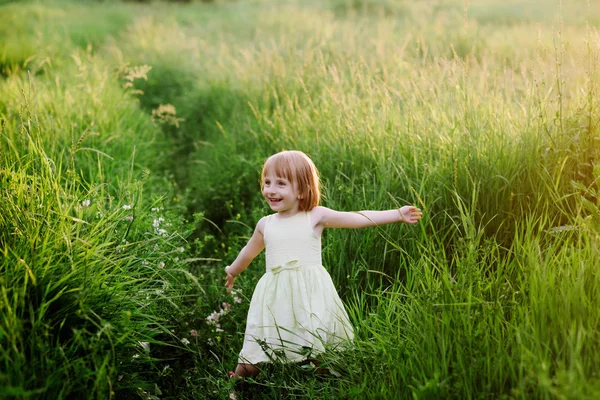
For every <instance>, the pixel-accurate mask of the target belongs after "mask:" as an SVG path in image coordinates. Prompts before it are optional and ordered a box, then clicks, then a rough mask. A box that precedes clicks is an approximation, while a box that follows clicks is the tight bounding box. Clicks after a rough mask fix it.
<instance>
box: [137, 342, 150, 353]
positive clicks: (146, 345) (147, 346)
mask: <svg viewBox="0 0 600 400" xmlns="http://www.w3.org/2000/svg"><path fill="white" fill-rule="evenodd" d="M138 343H139V344H140V346H142V348H143V349H144V351H145V352H146V353H149V352H150V343H149V342H138Z"/></svg>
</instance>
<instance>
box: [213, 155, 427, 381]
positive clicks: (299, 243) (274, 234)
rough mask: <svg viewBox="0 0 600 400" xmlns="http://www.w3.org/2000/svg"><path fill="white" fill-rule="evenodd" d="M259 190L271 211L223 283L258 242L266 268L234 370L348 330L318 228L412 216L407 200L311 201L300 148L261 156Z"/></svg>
mask: <svg viewBox="0 0 600 400" xmlns="http://www.w3.org/2000/svg"><path fill="white" fill-rule="evenodd" d="M261 188H262V194H263V196H264V197H265V199H266V200H267V203H268V204H269V206H270V207H271V209H272V210H273V211H275V213H274V214H271V215H268V216H266V217H263V218H261V220H260V221H258V224H257V225H256V229H255V230H254V234H253V235H252V237H251V238H250V240H249V241H248V243H247V244H246V246H245V247H244V248H243V249H242V250H241V251H240V254H239V255H238V256H237V258H236V259H235V261H234V262H233V264H231V265H229V266H227V267H226V268H225V272H226V274H227V277H226V281H227V283H226V284H225V286H227V287H228V290H229V291H231V289H232V288H233V283H234V281H235V278H236V277H237V276H238V275H239V274H240V272H242V271H243V270H245V269H246V268H247V267H248V265H249V264H250V262H251V261H252V260H253V259H254V258H255V257H256V256H257V255H258V254H259V253H260V252H261V251H262V250H263V249H265V248H266V263H267V271H266V273H265V274H264V275H263V276H262V278H261V279H260V280H259V281H258V284H257V285H256V289H255V290H254V294H253V296H252V300H251V302H250V309H249V311H248V320H247V325H246V333H245V335H244V344H243V347H242V351H241V352H240V355H239V358H238V365H237V368H236V370H235V376H239V377H247V376H249V375H253V376H255V375H257V374H258V372H259V371H258V369H257V367H256V365H257V364H258V363H261V362H268V361H270V360H272V359H273V358H277V357H283V358H284V359H285V360H289V361H302V360H305V359H307V358H310V357H312V356H314V355H315V354H318V353H320V352H322V351H323V350H324V344H328V345H343V344H344V343H348V342H350V341H351V340H352V339H353V337H354V333H353V330H352V326H351V325H350V322H349V320H348V314H347V313H346V310H345V309H344V306H343V305H342V302H341V300H340V297H339V296H338V294H337V292H336V290H335V287H334V286H333V282H332V281H331V277H330V276H329V273H328V272H327V270H325V268H324V267H323V266H322V265H321V234H322V232H323V230H324V229H325V228H363V227H368V226H376V225H383V224H391V223H395V222H404V223H407V224H415V223H416V222H417V221H419V219H420V218H421V216H422V213H421V210H419V209H418V208H416V207H412V206H404V207H401V208H399V209H393V210H386V211H360V212H339V211H334V210H331V209H329V208H326V207H321V206H319V198H320V191H319V176H318V172H317V168H316V167H315V165H314V164H313V162H312V161H311V159H310V158H308V157H307V156H306V154H304V153H302V152H300V151H283V152H281V153H277V154H275V155H273V156H271V157H269V158H268V159H267V161H266V162H265V164H264V166H263V170H262V180H261Z"/></svg>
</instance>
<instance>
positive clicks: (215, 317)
mask: <svg viewBox="0 0 600 400" xmlns="http://www.w3.org/2000/svg"><path fill="white" fill-rule="evenodd" d="M220 317H221V314H220V313H218V312H216V311H213V312H212V314H210V315H209V316H208V317H206V322H207V323H208V324H209V325H216V324H217V322H218V321H219V318H220Z"/></svg>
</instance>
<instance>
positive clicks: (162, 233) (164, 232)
mask: <svg viewBox="0 0 600 400" xmlns="http://www.w3.org/2000/svg"><path fill="white" fill-rule="evenodd" d="M156 233H158V234H159V235H166V234H167V231H165V230H164V229H159V230H158V231H156Z"/></svg>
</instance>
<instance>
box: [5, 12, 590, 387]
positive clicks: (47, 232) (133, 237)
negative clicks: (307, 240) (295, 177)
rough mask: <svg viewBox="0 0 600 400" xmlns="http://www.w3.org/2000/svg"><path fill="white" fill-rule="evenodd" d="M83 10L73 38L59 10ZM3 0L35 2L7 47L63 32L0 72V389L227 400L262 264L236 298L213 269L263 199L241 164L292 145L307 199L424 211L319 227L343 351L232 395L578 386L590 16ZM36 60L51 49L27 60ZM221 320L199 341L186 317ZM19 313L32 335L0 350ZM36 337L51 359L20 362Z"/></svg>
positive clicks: (70, 15)
mask: <svg viewBox="0 0 600 400" xmlns="http://www.w3.org/2000/svg"><path fill="white" fill-rule="evenodd" d="M57 4H58V5H57ZM10 7H13V8H10ZM87 7H91V8H89V10H91V11H96V12H98V13H99V14H97V16H96V18H94V26H97V27H98V30H97V31H96V33H94V32H92V35H93V37H88V36H86V35H87V33H86V34H85V35H84V34H82V31H80V30H79V29H78V28H77V26H78V25H77V23H75V21H76V20H77V18H78V16H80V15H81V13H82V12H84V14H85V10H87V9H88V8H87ZM8 8H10V10H11V11H12V10H19V11H18V12H19V13H23V15H29V13H37V14H39V15H40V18H38V19H36V20H32V21H33V22H31V23H30V24H29V25H25V26H26V28H23V29H26V30H27V31H28V32H30V33H29V34H28V35H25V36H23V37H29V38H32V37H34V36H35V35H36V34H37V33H36V32H45V30H50V31H53V32H54V31H55V30H56V29H55V28H52V27H55V26H56V24H58V23H62V24H65V23H66V26H65V28H64V30H62V31H61V32H62V33H61V34H60V37H61V38H62V39H65V38H69V39H68V40H65V41H63V42H61V43H58V42H57V40H58V39H56V37H55V36H52V35H49V36H46V35H42V36H41V37H42V38H44V39H43V40H44V43H45V46H47V48H54V46H62V47H61V49H62V50H61V51H59V52H53V53H44V51H41V52H40V51H37V50H36V51H33V50H32V51H21V52H20V53H19V54H16V53H11V54H13V55H11V56H10V57H6V58H5V59H6V60H9V59H10V60H12V61H10V63H12V64H10V63H9V61H3V63H4V65H9V64H10V68H5V76H6V78H5V79H4V81H3V82H2V83H1V84H0V93H2V96H1V99H2V100H0V111H1V112H2V115H3V121H4V122H3V125H2V126H3V131H2V138H3V141H2V143H3V145H2V146H3V147H2V153H1V154H2V160H3V163H4V164H3V169H4V170H5V171H6V172H4V173H3V190H4V193H5V194H6V196H5V197H4V199H5V200H3V203H2V210H3V211H4V210H5V209H6V210H7V212H6V213H5V212H3V213H2V220H1V221H2V224H3V225H2V226H3V227H6V229H3V230H2V231H3V236H2V244H3V251H4V253H5V255H6V257H5V260H6V261H5V262H4V264H3V270H2V271H3V272H6V273H3V276H8V277H10V281H9V280H8V279H9V278H3V280H2V284H3V287H4V288H14V289H10V290H11V291H10V292H9V291H8V290H9V289H4V290H5V292H6V293H7V294H6V295H4V299H5V300H4V302H3V303H0V304H2V306H3V307H5V309H6V313H5V314H6V315H11V317H10V319H9V318H8V317H7V318H6V319H5V320H4V322H3V325H1V326H0V329H2V330H3V331H2V335H3V336H2V337H1V338H6V339H0V343H1V345H2V351H3V352H5V354H6V355H7V357H8V356H10V358H6V359H7V360H8V359H10V360H12V359H15V360H19V361H18V362H14V363H13V362H10V361H8V362H7V363H5V365H4V367H3V370H2V371H0V373H1V375H0V376H1V377H2V379H3V381H2V382H3V386H4V387H5V388H7V389H6V390H5V391H6V392H7V393H9V394H13V395H15V396H17V397H19V396H21V397H27V396H30V397H36V396H40V397H46V398H56V397H61V396H62V397H67V396H69V395H78V394H81V393H84V390H85V388H88V389H89V388H93V389H92V390H91V391H89V390H88V391H87V392H86V393H88V394H90V396H91V397H109V396H111V390H112V391H114V392H115V395H116V396H119V397H121V396H123V397H128V396H134V397H135V396H140V397H143V398H150V396H156V397H159V398H163V397H164V398H223V397H226V396H227V394H228V392H229V390H230V389H231V384H230V383H229V382H228V381H227V380H226V379H225V376H226V372H227V371H228V370H229V369H233V367H234V365H235V362H236V359H237V352H238V351H239V348H240V345H241V338H242V335H241V333H242V332H243V327H244V317H245V311H246V309H247V300H248V299H249V296H250V295H251V293H252V290H253V286H254V284H255V282H256V281H257V279H258V278H259V276H260V275H261V274H262V268H263V267H262V266H261V265H262V262H263V261H264V260H263V258H262V257H259V258H258V259H257V260H256V262H255V263H254V264H253V265H252V266H251V268H250V269H249V270H248V271H247V272H245V274H244V276H243V277H241V278H240V279H238V282H236V284H237V285H238V286H239V288H238V289H239V290H240V292H239V293H238V294H237V295H238V296H239V298H241V299H242V303H240V304H237V303H233V302H232V298H231V297H229V296H227V295H226V294H225V293H224V292H223V290H222V284H223V282H222V266H223V265H225V264H226V263H227V262H228V261H230V260H232V259H233V258H234V257H235V255H236V253H237V251H238V250H239V249H240V248H241V246H243V245H244V243H245V240H246V239H247V238H248V236H249V235H250V234H251V232H252V229H253V227H254V224H255V223H256V221H257V220H258V218H259V217H260V216H262V215H264V214H266V213H268V212H269V210H268V208H267V207H266V206H265V205H264V202H263V200H262V199H261V197H260V193H259V190H258V187H259V185H258V176H259V170H260V167H261V164H262V162H263V160H264V159H265V158H266V157H267V156H269V155H270V154H272V153H273V152H276V151H279V150H282V149H300V150H303V151H305V152H306V153H308V154H309V155H310V156H311V157H312V158H313V159H314V161H315V163H316V165H317V166H318V168H319V169H320V171H321V177H322V180H323V185H324V188H325V198H324V205H326V206H329V207H332V208H336V209H343V210H359V209H379V208H390V207H394V206H397V205H400V204H404V203H412V204H415V205H418V206H419V207H421V208H422V209H423V210H424V211H425V217H424V219H423V220H422V221H421V223H420V225H419V226H417V227H406V226H388V227H383V228H373V229H368V230H360V231H331V232H327V233H326V236H325V238H324V244H325V247H324V253H323V254H324V264H325V265H326V266H327V268H328V269H329V270H330V273H331V275H332V277H333V279H334V281H335V282H336V285H337V286H338V288H339V290H340V293H341V294H342V296H343V297H344V299H345V300H346V303H347V305H348V309H349V312H350V314H351V317H352V320H353V323H354V324H355V327H356V333H357V339H356V343H355V344H356V348H355V349H354V350H353V351H351V352H348V353H344V354H337V353H335V352H331V353H327V354H326V355H325V356H324V357H323V358H324V360H325V366H326V367H328V368H329V371H330V373H329V374H328V375H324V376H323V375H319V374H317V373H316V372H315V371H314V370H312V369H311V368H310V365H308V366H289V365H278V364H275V365H272V366H269V367H267V368H265V370H264V371H263V373H262V374H261V375H260V376H259V377H258V378H257V379H256V380H255V381H254V382H253V383H252V384H250V386H249V388H247V389H246V390H245V392H244V393H245V395H246V397H250V398H277V399H279V398H295V397H305V398H306V397H308V398H322V399H325V398H327V399H328V398H332V399H333V398H373V399H376V398H419V399H420V398H485V397H487V398H490V397H491V398H573V399H581V398H590V399H591V398H595V397H597V396H598V395H599V394H600V384H599V381H598V375H597V372H596V371H595V365H597V363H598V361H599V360H598V358H599V357H600V352H599V351H598V344H599V343H598V338H597V331H598V328H599V325H598V319H599V314H598V311H597V310H598V306H599V305H600V304H599V302H600V299H599V297H598V293H599V292H598V289H599V282H598V274H597V271H598V262H597V260H596V258H597V257H596V256H595V254H596V252H597V247H598V235H597V231H598V218H597V217H598V206H599V204H598V192H597V191H598V185H597V183H598V178H599V174H598V167H597V161H596V160H597V158H598V143H597V142H598V137H599V132H598V127H597V126H598V125H597V120H598V118H599V113H598V104H597V101H596V100H595V99H596V98H597V94H598V93H597V92H598V87H597V82H598V69H597V68H598V43H599V41H598V36H597V33H596V32H595V31H594V30H593V29H591V28H590V27H591V26H593V24H594V23H595V22H594V21H597V18H598V15H599V14H598V9H597V7H596V6H595V5H594V4H591V3H586V2H583V1H578V2H574V3H573V4H569V5H568V6H567V5H563V6H562V8H561V7H560V2H553V3H552V4H545V5H544V6H543V7H542V6H541V5H540V4H538V3H537V2H523V1H511V2H508V3H507V2H504V3H502V4H501V3H499V2H495V1H492V0H489V1H486V2H484V3H481V4H480V3H477V4H466V5H465V3H464V2H458V1H445V2H429V3H422V2H417V3H410V2H386V1H332V2H326V3H317V2H287V3H282V4H277V5H273V4H271V3H268V2H261V1H258V2H242V3H239V4H237V3H236V4H232V3H228V2H223V3H217V4H209V5H205V4H193V5H184V6H169V7H167V6H165V5H161V4H154V5H152V6H131V5H120V4H111V5H110V6H107V7H102V8H101V9H99V8H97V6H96V5H83V6H82V5H79V4H77V5H76V4H73V3H68V2H65V3H53V4H51V5H41V4H35V3H33V4H30V5H27V6H17V5H14V4H13V5H8V6H3V9H2V8H0V12H6V9H8ZM57 10H60V12H59V11H57ZM582 10H584V11H585V13H584V14H585V20H582V17H581V15H583V14H582ZM57 13H58V14H57ZM110 15H118V16H119V18H118V19H117V20H116V21H115V20H113V19H111V21H108V19H109V16H110ZM35 21H38V22H39V21H43V23H42V24H39V23H36V22H35ZM585 21H587V22H588V23H589V25H588V26H586V24H585V23H584V22H585ZM84 33H85V32H84ZM62 39H61V40H62ZM16 40H17V39H16V38H14V37H13V38H12V39H11V40H8V41H6V43H7V44H5V45H4V46H5V47H4V49H9V48H11V47H10V46H12V45H11V43H16ZM28 40H29V39H28ZM88 42H89V43H92V46H91V47H89V48H88V47H87V43H88ZM20 48H21V49H26V48H27V47H26V46H21V47H20ZM32 48H33V47H32ZM4 52H5V53H6V54H8V53H9V51H8V50H4ZM32 52H35V54H47V55H48V56H49V57H50V58H49V59H50V61H51V62H45V63H43V65H40V66H38V68H31V64H30V62H29V61H26V60H27V57H29V56H30V55H32ZM26 54H27V55H26ZM36 57H38V56H36ZM36 59H37V58H36ZM27 66H29V67H27ZM143 66H147V67H148V68H145V67H143ZM150 67H151V69H149V68H150ZM27 68H29V73H26V70H27ZM135 68H142V69H135ZM136 71H137V72H139V73H137V74H136ZM136 76H137V77H138V78H137V79H136V78H135V77H136ZM130 83H132V85H130ZM32 182H35V184H34V183H32ZM5 183H6V185H5ZM4 188H6V189H4ZM32 188H33V189H32ZM26 194H27V196H26ZM163 195H164V197H162V198H161V196H163ZM65 199H67V200H65ZM86 199H92V202H91V205H90V206H88V207H83V205H82V202H83V201H85V200H86ZM38 204H42V207H41V208H40V209H39V211H33V210H36V208H35V207H37V205H38ZM65 204H66V206H65ZM86 204H87V203H86ZM124 205H132V206H133V208H132V209H133V210H134V212H133V213H132V214H130V213H129V212H131V210H124V209H123V206H124ZM94 207H95V208H94ZM157 207H158V208H161V209H163V210H162V211H160V212H159V211H153V209H156V208H157ZM165 209H166V210H165ZM24 210H25V212H23V211H24ZM30 210H31V211H30ZM94 212H96V213H100V214H98V216H96V214H94ZM158 213H163V214H161V215H159V214H158ZM100 215H102V216H100ZM49 216H52V217H54V216H56V218H50V217H49ZM59 216H61V217H59ZM128 217H133V218H134V219H133V221H129V220H128V219H127V218H128ZM158 218H163V219H164V222H159V224H163V223H171V224H172V225H171V227H170V228H165V229H166V230H167V231H168V233H169V234H172V236H164V235H160V234H158V233H157V232H158V231H157V229H156V228H157V227H154V226H153V224H154V223H155V220H158ZM183 220H187V221H190V223H189V224H186V223H185V222H184V221H183ZM80 221H85V222H80ZM162 226H163V225H161V227H162ZM115 230H116V232H115ZM32 232H35V234H33V233H32ZM37 232H39V233H37ZM173 232H177V234H175V233H173ZM36 237H37V238H39V239H36ZM184 239H187V243H188V244H184V243H185V242H184ZM122 240H126V242H122ZM156 246H158V247H156ZM182 246H183V247H185V251H186V253H185V254H186V255H189V257H187V258H184V256H183V255H179V254H178V251H179V250H178V249H179V248H180V247H182ZM12 249H17V250H12ZM34 249H35V250H34ZM37 249H39V250H37ZM188 251H189V253H188ZM21 260H23V261H21ZM161 262H164V263H165V264H164V268H159V267H158V266H159V265H161V264H160V263H161ZM90 265H93V266H96V268H89V266H90ZM29 271H31V273H29ZM41 271H44V272H43V273H42V272H41ZM87 274H90V275H87ZM46 275H48V276H49V277H50V278H49V280H42V278H41V276H46ZM82 275H83V277H82ZM32 276H33V277H34V278H32ZM62 276H65V278H64V279H63V281H61V280H60V278H58V277H62ZM88 276H89V278H88ZM34 279H35V286H32V285H34V283H33V280H34ZM111 279H112V280H111ZM55 282H59V283H55ZM105 282H110V285H107V284H105ZM53 285H54V286H53ZM38 287H39V288H41V289H37V290H38V291H41V292H36V291H35V290H34V289H35V288H38ZM32 288H33V289H32ZM53 290H54V291H57V290H58V292H56V293H60V296H59V297H58V299H62V300H60V304H59V303H58V301H55V300H52V299H53V298H54V297H53V296H52V295H54V293H55V292H54V291H53ZM61 290H63V291H62V292H61ZM47 293H48V294H47ZM82 293H86V295H85V296H84V295H83V294H82ZM146 296H149V297H146ZM117 299H118V301H117ZM223 303H231V304H233V306H232V307H231V309H229V308H228V307H227V306H226V305H224V304H223ZM9 304H11V305H10V307H9V306H8V305H9ZM54 304H56V305H55V306H54V307H52V305H54ZM103 307H105V308H103ZM37 308H40V309H43V310H44V311H43V314H40V312H38V314H36V312H37V311H36V310H37ZM106 308H108V309H109V310H110V311H106ZM223 308H227V309H228V310H229V311H228V312H224V313H223V316H222V317H221V319H220V326H219V327H217V326H214V325H210V324H208V323H207V322H206V320H205V318H206V316H208V315H209V314H210V313H211V312H212V311H218V310H219V309H223ZM13 309H14V310H18V312H15V311H12V310H13ZM134 309H135V310H140V309H141V310H144V311H143V312H139V311H138V312H137V313H134V314H132V315H133V316H132V317H129V316H128V315H129V314H127V311H131V312H133V311H132V310H134ZM9 310H11V311H10V312H9ZM103 310H104V311H103ZM72 314H75V317H74V316H72ZM31 315H34V316H35V317H31ZM124 315H125V316H126V317H125V316H124ZM32 318H33V319H32ZM69 318H71V319H69ZM63 320H64V321H66V322H65V323H64V325H63V326H62V327H61V326H60V324H61V321H63ZM24 321H32V322H27V323H25V322H24ZM27 324H30V325H31V326H33V327H35V329H34V330H33V331H32V332H34V335H32V336H31V337H30V338H29V339H27V340H28V342H27V344H26V345H20V344H18V345H12V343H21V342H23V341H24V340H25V339H24V337H25V336H24V335H25V332H26V331H27V329H29V325H27ZM106 324H110V326H111V328H110V329H108V328H107V329H102V327H103V326H105V325H106ZM19 326H21V327H19ZM49 326H58V328H55V330H51V329H50V328H48V327H49ZM38 331H39V335H38ZM4 332H7V333H4ZM97 332H101V333H100V334H98V333H97ZM42 333H43V334H42ZM8 338H10V339H8ZM43 338H50V339H43ZM184 338H185V339H186V341H189V342H190V343H189V345H188V344H186V343H185V342H182V340H183V339H184ZM2 340H4V341H2ZM139 342H144V343H145V342H149V343H150V350H149V351H148V352H146V350H144V346H142V345H140V343H139ZM9 344H11V345H9ZM27 346H29V347H27ZM35 346H38V347H35ZM44 346H45V347H44ZM140 346H141V347H140ZM42 347H43V348H44V349H46V351H45V353H46V354H50V356H43V357H42V356H40V355H39V354H41V353H37V354H38V357H39V358H37V359H34V360H39V361H35V362H30V361H29V360H30V358H29V354H31V353H32V351H31V350H30V348H42ZM65 349H67V350H68V351H66V350H65ZM106 349H110V351H106ZM190 350H191V351H190ZM65 351H66V353H65ZM63 354H64V355H63ZM135 354H139V356H138V357H137V358H132V357H133V356H134V355H135ZM56 360H63V361H65V362H64V364H61V365H64V367H63V368H62V369H56V368H54V366H55V365H57V364H56V363H57V361H56ZM121 361H123V364H120V362H121ZM52 363H55V364H52ZM35 371H37V372H35ZM39 371H54V373H55V375H49V376H48V377H47V378H46V379H45V380H42V379H37V380H36V379H35V378H30V377H31V376H42V375H43V373H40V372H39ZM34 372H35V373H34ZM65 376H68V377H69V378H70V379H64V377H65ZM74 376H77V377H81V378H77V379H75V378H73V377H74ZM139 382H141V383H139ZM67 383H68V384H67ZM138 383H139V386H138ZM155 384H156V386H155ZM137 387H140V388H141V389H139V390H138V389H136V388H137ZM36 391H37V392H36Z"/></svg>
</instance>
